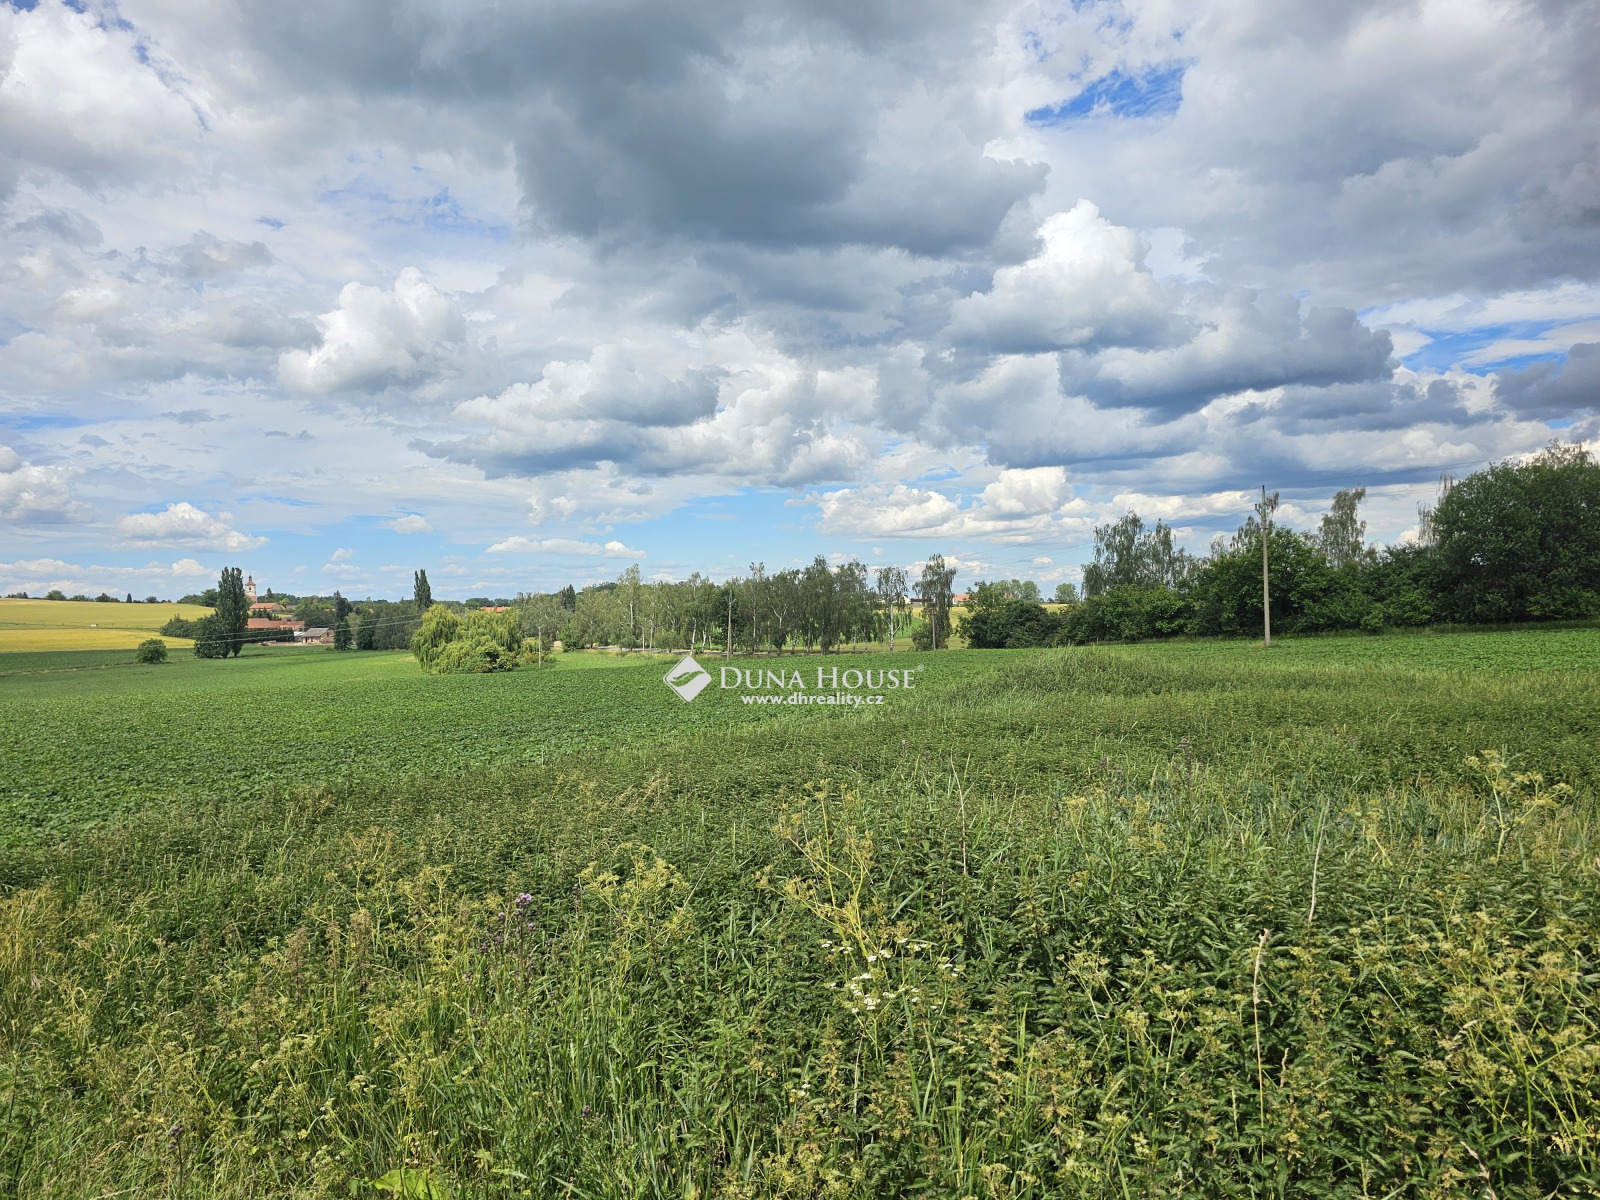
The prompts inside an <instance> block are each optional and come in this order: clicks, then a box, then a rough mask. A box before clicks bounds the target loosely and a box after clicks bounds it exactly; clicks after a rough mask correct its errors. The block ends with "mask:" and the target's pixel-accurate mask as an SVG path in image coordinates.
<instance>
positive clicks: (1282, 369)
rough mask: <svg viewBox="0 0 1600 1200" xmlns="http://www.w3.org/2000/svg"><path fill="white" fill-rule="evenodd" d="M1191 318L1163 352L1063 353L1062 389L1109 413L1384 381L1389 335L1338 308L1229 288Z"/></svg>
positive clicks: (1189, 407) (1174, 409)
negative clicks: (1191, 324)
mask: <svg viewBox="0 0 1600 1200" xmlns="http://www.w3.org/2000/svg"><path fill="white" fill-rule="evenodd" d="M1207 299H1209V300H1211V304H1210V305H1209V306H1207V307H1205V308H1199V309H1198V310H1195V311H1194V316H1195V317H1196V321H1197V324H1198V325H1199V328H1198V330H1197V331H1196V333H1195V335H1194V336H1193V337H1192V338H1190V339H1188V340H1187V341H1185V342H1183V343H1182V344H1180V345H1177V346H1173V347H1169V348H1163V347H1157V348H1150V349H1146V348H1141V347H1117V348H1113V349H1109V350H1105V351H1102V352H1099V353H1082V352H1077V351H1069V352H1066V353H1063V354H1062V355H1061V356H1060V358H1061V381H1062V386H1063V387H1064V388H1065V389H1066V390H1067V391H1069V392H1077V393H1081V394H1083V395H1085V396H1088V397H1089V398H1090V399H1092V400H1093V401H1094V402H1095V403H1096V404H1098V405H1103V406H1109V407H1139V408H1149V409H1159V410H1161V411H1163V412H1165V413H1168V414H1176V413H1183V412H1190V411H1193V410H1195V409H1198V408H1201V407H1203V406H1204V405H1205V404H1207V403H1208V402H1210V401H1211V400H1213V399H1215V398H1216V397H1218V396H1224V395H1229V394H1231V393H1234V392H1243V391H1260V390H1262V389H1265V388H1273V387H1283V386H1285V385H1288V384H1301V385H1307V384H1309V385H1313V386H1328V385H1330V384H1339V383H1359V382H1364V381H1370V380H1374V379H1383V378H1387V377H1388V376H1389V375H1390V374H1391V372H1392V371H1393V369H1394V364H1393V362H1392V361H1391V359H1390V354H1391V352H1392V350H1393V343H1392V341H1391V340H1390V337H1389V334H1388V333H1386V332H1383V331H1379V330H1372V329H1368V328H1367V327H1366V326H1365V325H1363V324H1361V322H1360V321H1359V320H1358V319H1357V318H1356V315H1355V313H1353V312H1351V311H1350V310H1349V309H1345V308H1312V309H1310V310H1309V311H1308V312H1306V313H1305V314H1304V315H1302V314H1301V312H1300V302H1299V301H1298V300H1296V299H1295V298H1294V297H1292V296H1282V295H1271V294H1265V293H1261V292H1256V291H1251V290H1247V289H1235V290H1232V291H1229V292H1227V293H1225V294H1223V295H1221V296H1209V297H1207Z"/></svg>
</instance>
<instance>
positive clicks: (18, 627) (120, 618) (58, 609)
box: [0, 600, 211, 671]
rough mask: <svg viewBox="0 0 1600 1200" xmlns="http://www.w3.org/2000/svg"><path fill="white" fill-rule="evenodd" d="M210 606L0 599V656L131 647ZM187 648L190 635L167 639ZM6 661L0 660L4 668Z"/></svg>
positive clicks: (171, 646) (201, 613)
mask: <svg viewBox="0 0 1600 1200" xmlns="http://www.w3.org/2000/svg"><path fill="white" fill-rule="evenodd" d="M210 611H211V610H210V609H209V608H202V607H200V606H199V605H198V604H116V603H110V602H104V603H102V602H97V601H93V600H89V601H84V600H0V654H6V653H8V652H19V651H20V652H29V651H31V652H35V653H37V652H46V651H71V650H132V649H133V648H134V647H135V646H137V645H138V644H139V643H140V642H142V641H144V640H145V639H146V638H151V637H157V636H159V635H160V632H161V627H162V626H163V625H165V624H166V623H167V622H168V621H170V620H172V618H173V617H183V618H184V619H185V620H194V619H196V618H198V617H203V616H205V615H206V614H207V613H209V612H210ZM164 640H165V641H166V643H167V646H168V648H169V649H180V648H181V649H185V650H187V649H189V648H190V647H192V646H193V645H194V643H193V642H192V641H190V640H189V639H188V638H166V639H164ZM7 666H8V664H7V663H6V661H5V660H4V659H3V658H0V671H5V670H6V669H7Z"/></svg>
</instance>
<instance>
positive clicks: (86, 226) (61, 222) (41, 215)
mask: <svg viewBox="0 0 1600 1200" xmlns="http://www.w3.org/2000/svg"><path fill="white" fill-rule="evenodd" d="M11 228H12V229H14V230H15V231H16V232H18V233H44V234H48V235H50V236H51V237H55V238H58V239H60V240H61V241H63V242H66V243H67V244H68V245H71V246H82V247H89V246H98V245H100V243H101V241H102V240H103V238H104V234H102V233H101V230H100V226H99V225H97V224H95V222H93V221H91V220H90V219H89V218H88V217H86V216H84V215H83V214H82V213H80V212H74V211H73V210H71V209H66V208H41V209H38V210H37V211H35V212H34V213H32V214H31V215H29V216H28V217H26V218H25V219H23V220H21V221H18V222H17V223H16V224H15V225H13V226H12V227H11Z"/></svg>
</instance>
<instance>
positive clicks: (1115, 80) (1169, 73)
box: [1027, 63, 1189, 125]
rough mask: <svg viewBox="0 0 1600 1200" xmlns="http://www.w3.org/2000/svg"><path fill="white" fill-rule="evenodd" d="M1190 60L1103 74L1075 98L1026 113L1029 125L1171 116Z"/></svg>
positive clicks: (1176, 109) (1180, 94)
mask: <svg viewBox="0 0 1600 1200" xmlns="http://www.w3.org/2000/svg"><path fill="white" fill-rule="evenodd" d="M1188 69H1189V64H1188V63H1173V64H1172V65H1171V66H1167V67H1161V68H1158V69H1156V70H1153V71H1146V72H1144V73H1143V74H1140V75H1129V74H1126V73H1125V72H1123V71H1122V70H1121V69H1118V70H1114V71H1112V72H1111V73H1110V74H1109V75H1102V76H1100V78H1099V79H1096V80H1095V81H1094V82H1093V83H1091V84H1089V86H1088V87H1086V88H1084V89H1083V90H1082V91H1081V92H1079V93H1078V94H1077V95H1076V96H1074V97H1073V98H1072V99H1070V100H1067V101H1064V102H1062V103H1061V104H1057V105H1055V106H1053V107H1051V106H1046V107H1044V108H1036V109H1034V110H1033V111H1032V112H1030V113H1028V114H1027V119H1028V124H1030V125H1064V124H1066V123H1067V122H1069V121H1080V120H1083V119H1085V118H1087V117H1094V116H1113V117H1170V116H1172V114H1173V113H1175V112H1177V111H1178V106H1179V105H1180V104H1182V103H1183V76H1184V72H1185V71H1187V70H1188Z"/></svg>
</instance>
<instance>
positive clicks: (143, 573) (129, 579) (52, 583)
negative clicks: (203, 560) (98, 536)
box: [0, 558, 215, 599]
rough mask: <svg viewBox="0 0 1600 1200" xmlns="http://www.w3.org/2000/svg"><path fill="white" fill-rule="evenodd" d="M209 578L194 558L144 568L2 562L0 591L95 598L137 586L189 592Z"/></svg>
mask: <svg viewBox="0 0 1600 1200" xmlns="http://www.w3.org/2000/svg"><path fill="white" fill-rule="evenodd" d="M207 577H211V578H215V572H214V571H213V570H212V568H210V567H206V566H203V565H202V564H200V563H198V562H196V561H195V560H194V559H192V558H180V559H178V560H177V561H176V562H173V563H167V564H162V563H148V564H146V565H145V566H142V567H126V566H122V567H118V566H83V565H81V564H78V563H72V562H66V561H64V560H62V559H59V558H30V559H18V560H17V561H15V562H0V591H6V592H15V591H25V592H28V593H29V594H30V595H37V594H41V593H44V592H47V591H49V590H51V589H52V588H59V589H60V590H61V591H63V592H67V593H69V594H76V593H79V592H82V593H84V594H85V595H91V594H98V593H99V592H102V591H115V590H118V589H120V588H130V587H135V586H149V587H154V586H155V585H157V584H161V583H170V584H172V585H173V586H177V587H185V588H186V587H188V586H190V585H191V584H193V583H194V582H195V581H196V580H199V579H205V578H207ZM140 599H143V597H140Z"/></svg>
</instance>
